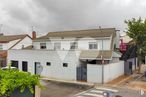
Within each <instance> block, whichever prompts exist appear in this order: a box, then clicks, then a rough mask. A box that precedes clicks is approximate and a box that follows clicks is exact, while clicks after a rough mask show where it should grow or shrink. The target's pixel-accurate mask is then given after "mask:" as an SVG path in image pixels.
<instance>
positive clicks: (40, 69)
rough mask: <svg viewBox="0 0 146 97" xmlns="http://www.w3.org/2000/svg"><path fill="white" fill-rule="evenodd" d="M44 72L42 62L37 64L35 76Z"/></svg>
mask: <svg viewBox="0 0 146 97" xmlns="http://www.w3.org/2000/svg"><path fill="white" fill-rule="evenodd" d="M42 71H43V67H42V65H41V63H40V62H35V71H34V73H35V74H38V75H41V72H42Z"/></svg>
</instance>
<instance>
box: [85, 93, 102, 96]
mask: <svg viewBox="0 0 146 97" xmlns="http://www.w3.org/2000/svg"><path fill="white" fill-rule="evenodd" d="M83 95H85V96H86V95H87V96H94V97H103V95H100V94H91V93H84V94H83Z"/></svg>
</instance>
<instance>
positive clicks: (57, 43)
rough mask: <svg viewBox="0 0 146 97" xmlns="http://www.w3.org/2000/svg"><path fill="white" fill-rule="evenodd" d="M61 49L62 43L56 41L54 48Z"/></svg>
mask: <svg viewBox="0 0 146 97" xmlns="http://www.w3.org/2000/svg"><path fill="white" fill-rule="evenodd" d="M60 49H61V43H60V42H56V43H54V50H60Z"/></svg>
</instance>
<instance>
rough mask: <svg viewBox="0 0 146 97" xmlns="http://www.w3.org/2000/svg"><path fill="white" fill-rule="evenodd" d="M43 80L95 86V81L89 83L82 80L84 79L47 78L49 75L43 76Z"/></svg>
mask: <svg viewBox="0 0 146 97" xmlns="http://www.w3.org/2000/svg"><path fill="white" fill-rule="evenodd" d="M41 80H46V81H54V82H61V83H68V84H76V85H85V86H91V87H94V86H95V85H94V84H93V83H87V82H82V81H70V80H62V79H55V78H47V77H42V78H41Z"/></svg>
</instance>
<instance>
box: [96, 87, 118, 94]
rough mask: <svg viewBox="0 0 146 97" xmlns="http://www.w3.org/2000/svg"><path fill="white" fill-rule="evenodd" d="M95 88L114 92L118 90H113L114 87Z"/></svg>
mask: <svg viewBox="0 0 146 97" xmlns="http://www.w3.org/2000/svg"><path fill="white" fill-rule="evenodd" d="M96 89H97V90H98V89H99V90H104V91H110V92H114V93H117V92H118V90H115V89H109V88H96Z"/></svg>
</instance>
